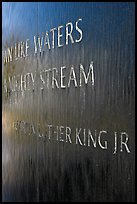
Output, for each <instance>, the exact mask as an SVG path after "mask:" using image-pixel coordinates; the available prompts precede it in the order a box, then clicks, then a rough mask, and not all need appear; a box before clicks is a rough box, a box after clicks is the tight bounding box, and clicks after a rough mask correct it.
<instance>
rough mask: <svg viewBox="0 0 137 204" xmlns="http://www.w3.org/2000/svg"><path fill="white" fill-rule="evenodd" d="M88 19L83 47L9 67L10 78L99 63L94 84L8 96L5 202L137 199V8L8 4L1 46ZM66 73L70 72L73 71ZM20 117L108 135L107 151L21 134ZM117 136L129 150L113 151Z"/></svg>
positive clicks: (4, 146)
mask: <svg viewBox="0 0 137 204" xmlns="http://www.w3.org/2000/svg"><path fill="white" fill-rule="evenodd" d="M78 18H82V22H81V24H80V25H81V28H82V30H83V39H82V41H81V42H80V43H75V44H69V45H68V46H63V47H62V48H57V47H56V48H55V49H54V50H51V51H50V52H49V51H47V52H45V54H44V57H43V59H42V60H40V58H36V57H32V56H31V57H28V58H27V59H25V60H24V59H20V60H19V61H17V62H16V63H15V62H14V63H10V64H8V65H6V66H4V65H3V68H2V72H3V79H4V78H5V77H7V76H9V75H10V76H11V75H14V74H15V75H17V74H23V73H27V72H34V71H35V70H37V71H39V70H41V69H46V68H49V67H57V68H58V69H59V68H60V67H61V66H62V65H64V64H65V65H66V67H70V66H71V65H72V64H73V65H74V67H75V68H76V70H77V71H76V72H78V65H79V64H80V63H82V64H83V65H84V66H85V67H86V69H87V68H88V66H89V63H90V62H91V61H93V62H94V71H95V86H94V87H92V86H91V85H90V84H89V85H88V86H82V87H78V88H75V87H74V86H71V87H70V88H66V89H52V88H49V89H45V90H44V91H43V94H42V93H41V92H40V91H39V90H38V87H37V89H36V90H35V92H34V93H33V92H31V91H28V92H26V93H25V95H24V96H22V95H21V93H18V95H17V96H16V97H15V93H14V94H11V95H8V96H5V95H4V94H3V101H2V102H3V109H2V111H3V112H2V116H3V126H2V127H3V133H2V156H3V158H2V199H3V201H4V202H6V201H12V202H13V201H56V202H58V201H65V202H66V201H71V202H73V201H76V202H78V201H86V202H109V201H110V202H118V201H120V202H128V201H132V202H133V201H134V196H135V195H134V179H135V175H134V174H135V160H134V156H135V144H134V142H135V132H134V128H135V114H134V112H135V75H134V71H135V49H134V46H135V36H134V34H135V5H134V3H122V2H121V3H75V2H74V3H53V2H52V3H36V2H35V3H3V4H2V48H3V50H4V49H5V47H7V46H12V45H14V43H15V42H17V41H18V40H19V41H21V40H26V39H27V38H29V39H30V40H33V36H34V35H37V34H40V35H41V33H42V32H45V31H49V30H50V29H51V28H53V27H58V26H59V25H65V24H66V23H67V22H72V23H75V21H76V20H77V19H78ZM66 75H67V72H66ZM17 120H20V121H22V120H24V121H27V122H30V123H34V124H38V123H40V124H41V125H43V126H44V125H46V124H53V125H54V126H57V125H63V126H69V127H71V128H76V127H78V128H80V127H81V128H87V129H91V130H98V131H100V130H102V129H103V130H108V132H110V135H109V138H108V142H109V145H110V146H109V147H108V150H106V151H104V150H102V149H100V148H96V149H94V148H93V147H90V148H88V147H81V146H79V145H69V144H67V143H57V142H55V141H49V140H45V139H43V138H39V137H37V136H32V135H29V134H22V133H19V132H16V131H15V130H14V129H13V128H12V126H11V124H13V122H14V121H15V122H16V121H17ZM114 131H117V132H121V131H123V132H124V131H125V132H127V133H128V135H129V143H128V144H129V148H130V150H131V153H130V154H128V153H127V152H126V151H123V152H120V151H119V152H118V153H117V154H115V155H114V154H113V149H112V145H113V141H112V138H113V139H114V136H113V133H114Z"/></svg>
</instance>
